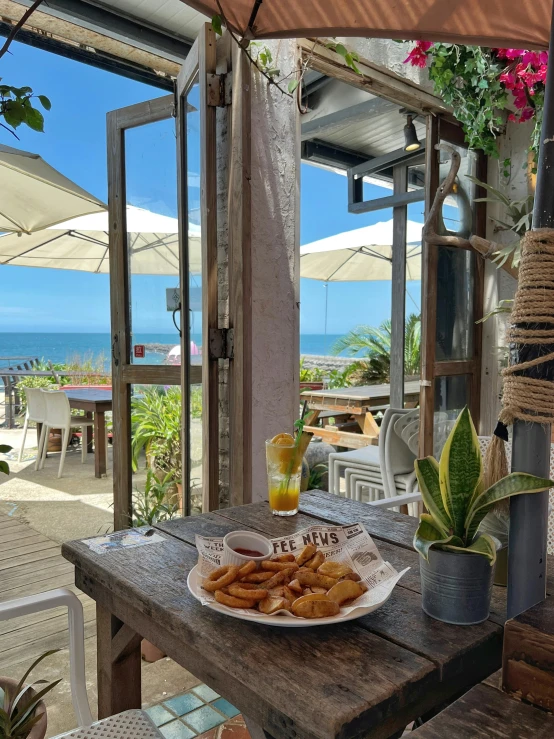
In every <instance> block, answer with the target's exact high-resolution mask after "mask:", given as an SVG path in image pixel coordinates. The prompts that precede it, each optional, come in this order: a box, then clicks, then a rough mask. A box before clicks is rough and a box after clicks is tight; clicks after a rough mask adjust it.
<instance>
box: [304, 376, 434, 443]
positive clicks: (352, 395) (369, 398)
mask: <svg viewBox="0 0 554 739" xmlns="http://www.w3.org/2000/svg"><path fill="white" fill-rule="evenodd" d="M419 387H420V385H419V380H416V381H412V382H406V383H404V399H405V403H406V405H407V406H408V407H409V406H410V405H411V404H413V405H414V406H415V405H416V404H417V403H418V402H419ZM300 397H301V400H303V401H304V400H307V401H308V407H309V408H310V411H311V413H310V415H309V416H308V422H307V425H306V426H305V427H304V431H308V432H309V433H311V434H314V435H315V436H319V437H321V438H322V439H323V440H324V441H327V442H328V443H329V444H335V445H337V446H344V447H347V448H349V449H361V448H362V447H364V446H368V444H376V443H377V440H378V438H379V427H378V426H377V423H376V422H375V419H374V417H373V412H374V411H375V410H376V409H379V410H381V409H382V408H383V407H384V406H388V405H390V385H361V386H359V387H345V388H340V389H337V390H305V391H304V392H303V393H301V394H300ZM322 411H331V412H334V413H336V414H337V416H339V415H343V414H349V415H353V416H354V417H355V419H356V422H357V423H358V426H359V428H360V431H361V433H355V432H351V431H344V430H342V429H338V428H334V427H325V428H320V427H318V426H316V425H315V424H316V422H317V420H318V418H319V414H320V413H321V412H322Z"/></svg>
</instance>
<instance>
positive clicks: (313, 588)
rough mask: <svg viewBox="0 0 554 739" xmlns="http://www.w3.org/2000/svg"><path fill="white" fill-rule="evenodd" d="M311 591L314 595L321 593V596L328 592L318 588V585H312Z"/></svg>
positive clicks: (325, 589)
mask: <svg viewBox="0 0 554 739" xmlns="http://www.w3.org/2000/svg"><path fill="white" fill-rule="evenodd" d="M310 590H311V591H312V593H319V594H320V595H321V594H322V593H326V592H327V588H318V587H317V585H312V587H311V588H310Z"/></svg>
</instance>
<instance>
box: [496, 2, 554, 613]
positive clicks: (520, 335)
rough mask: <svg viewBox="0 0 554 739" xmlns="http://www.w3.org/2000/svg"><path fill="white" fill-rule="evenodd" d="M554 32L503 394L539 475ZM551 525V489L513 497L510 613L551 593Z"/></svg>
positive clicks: (553, 270)
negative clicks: (548, 578) (548, 550)
mask: <svg viewBox="0 0 554 739" xmlns="http://www.w3.org/2000/svg"><path fill="white" fill-rule="evenodd" d="M550 34H551V35H550V50H551V51H550V59H549V62H552V63H549V65H548V74H547V79H546V94H545V100H544V111H543V121H542V132H541V143H540V153H539V162H538V169H537V186H536V192H535V205H534V210H533V229H534V230H533V231H532V232H530V233H529V234H528V238H527V239H526V240H525V241H524V243H523V245H522V256H521V262H520V267H519V284H518V290H517V293H516V298H515V302H514V313H513V317H512V321H513V325H512V329H511V332H510V341H511V344H510V353H511V366H510V368H509V370H508V372H507V373H506V376H505V385H504V398H503V405H504V410H505V411H507V413H508V415H512V416H513V418H514V434H513V448H512V470H513V471H519V472H528V473H530V474H533V475H537V476H539V477H550V474H549V468H550V423H551V421H552V420H554V399H553V395H554V384H553V383H554V361H553V359H554V354H553V352H554V197H553V193H554V61H553V60H554V56H553V53H552V52H554V16H553V21H552V25H551V31H550ZM549 355H552V356H549ZM501 420H502V417H501ZM509 420H510V419H509V418H506V421H508V422H509ZM547 527H548V492H544V493H536V494H534V495H517V496H514V497H513V498H511V501H510V540H509V553H508V618H513V617H514V616H516V615H517V614H519V613H521V612H522V611H525V610H527V609H528V608H530V607H531V606H533V605H534V604H535V603H538V602H540V601H541V600H544V599H545V597H546V543H547Z"/></svg>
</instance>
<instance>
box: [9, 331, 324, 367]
mask: <svg viewBox="0 0 554 739" xmlns="http://www.w3.org/2000/svg"><path fill="white" fill-rule="evenodd" d="M191 338H192V339H193V340H194V341H195V342H196V343H197V344H201V336H200V335H199V334H192V337H191ZM338 338H339V335H334V334H327V336H325V335H323V334H302V335H301V336H300V353H301V354H323V355H327V354H331V347H332V346H333V344H334V343H335V341H336V340H337V339H338ZM177 343H178V339H177V338H176V335H175V334H174V333H173V334H135V335H134V336H133V344H167V345H171V346H175V345H176V344H177ZM110 351H111V348H110V334H84V333H79V334H69V333H67V334H66V333H56V334H54V333H52V334H42V333H0V365H4V366H5V365H6V364H7V362H6V358H8V357H9V358H13V357H25V358H34V357H38V358H39V359H45V360H50V361H51V362H53V363H55V362H67V361H68V360H70V359H71V358H75V357H79V358H81V359H82V358H85V357H91V356H93V357H95V358H96V357H100V356H103V357H105V360H106V369H108V365H109V361H110ZM164 359H165V354H161V353H155V352H148V353H147V355H146V357H145V359H144V360H135V361H138V362H142V363H148V364H159V363H161V362H163V360H164ZM10 363H11V362H10Z"/></svg>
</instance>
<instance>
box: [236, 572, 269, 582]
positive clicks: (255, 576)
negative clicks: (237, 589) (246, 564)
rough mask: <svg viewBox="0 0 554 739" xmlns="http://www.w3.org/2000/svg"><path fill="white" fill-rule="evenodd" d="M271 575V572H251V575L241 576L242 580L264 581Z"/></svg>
mask: <svg viewBox="0 0 554 739" xmlns="http://www.w3.org/2000/svg"><path fill="white" fill-rule="evenodd" d="M272 577H273V572H253V573H252V574H251V575H246V577H242V578H241V580H242V582H254V583H256V582H265V581H266V580H270V579H271V578H272Z"/></svg>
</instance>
